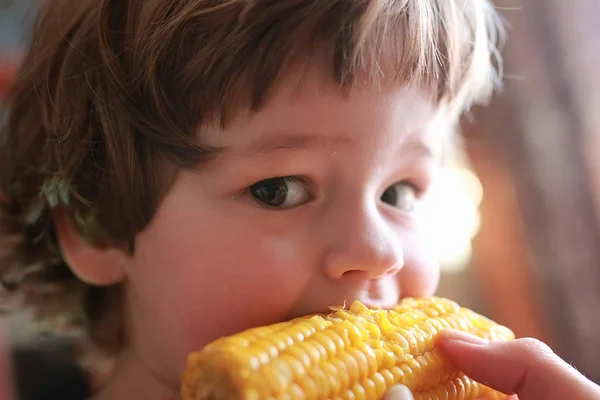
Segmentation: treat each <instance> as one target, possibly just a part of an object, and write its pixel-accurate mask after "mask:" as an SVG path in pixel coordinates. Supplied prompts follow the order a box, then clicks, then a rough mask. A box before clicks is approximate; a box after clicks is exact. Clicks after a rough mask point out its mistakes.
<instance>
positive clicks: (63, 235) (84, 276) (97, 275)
mask: <svg viewBox="0 0 600 400" xmlns="http://www.w3.org/2000/svg"><path fill="white" fill-rule="evenodd" d="M52 215H53V221H54V227H55V230H56V236H57V240H58V244H59V246H60V249H61V252H62V255H63V257H64V259H65V262H66V263H67V264H68V265H69V267H70V268H71V271H73V273H74V274H75V275H76V276H77V277H78V278H79V279H81V280H82V281H83V282H86V283H88V284H90V285H96V286H109V285H114V284H116V283H119V282H122V281H123V280H124V279H125V277H126V270H125V263H126V261H127V258H128V256H127V255H126V253H125V252H124V251H123V250H121V249H119V248H116V247H101V246H97V245H94V244H92V243H90V242H88V241H87V240H85V239H84V238H83V237H82V236H81V235H80V234H79V232H77V230H76V229H75V227H74V226H73V224H72V223H71V220H70V218H69V216H68V215H67V213H66V212H65V210H64V209H62V208H61V207H56V208H55V209H54V210H53V212H52Z"/></svg>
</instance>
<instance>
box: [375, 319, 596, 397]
mask: <svg viewBox="0 0 600 400" xmlns="http://www.w3.org/2000/svg"><path fill="white" fill-rule="evenodd" d="M438 345H439V346H440V348H441V349H442V350H443V351H444V353H445V354H446V355H447V356H448V357H449V358H450V359H451V360H452V361H453V362H454V363H455V364H456V365H457V366H458V367H459V368H461V369H462V370H463V371H464V372H465V373H466V374H467V375H468V376H470V377H471V378H472V379H474V380H476V381H478V382H481V383H483V384H484V385H487V386H489V387H491V388H493V389H496V390H499V391H501V392H502V393H505V394H507V395H517V396H518V399H519V400H542V399H544V400H559V399H573V400H593V399H600V386H598V385H595V384H594V383H593V382H591V381H590V380H588V379H586V378H585V377H584V376H583V375H582V374H580V373H579V372H578V371H576V370H575V369H574V368H573V367H571V366H570V365H569V364H567V363H566V362H565V361H564V360H562V359H561V358H560V357H558V356H557V355H556V354H554V352H553V351H552V350H551V349H550V347H548V346H547V345H545V344H544V343H542V342H540V341H539V340H536V339H531V338H524V339H517V340H513V341H509V342H503V341H497V342H495V341H493V342H488V341H486V340H483V339H480V338H478V337H476V336H473V335H470V334H467V333H464V332H460V331H454V330H447V331H443V332H442V333H440V337H439V341H438ZM406 392H407V389H406V388H404V387H394V388H391V389H390V390H389V391H388V392H387V393H386V395H385V397H384V399H385V400H410V399H412V395H411V394H410V392H408V393H406ZM511 398H512V399H516V398H517V397H516V396H513V397H511Z"/></svg>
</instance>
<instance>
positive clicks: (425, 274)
mask: <svg viewBox="0 0 600 400" xmlns="http://www.w3.org/2000/svg"><path fill="white" fill-rule="evenodd" d="M403 243H404V249H405V250H404V268H402V269H401V270H400V273H399V274H398V279H399V282H400V288H401V293H402V297H405V296H412V297H426V296H432V295H433V294H434V293H435V291H436V290H437V287H438V284H439V280H440V267H439V264H438V261H437V259H436V258H435V256H434V253H433V251H431V249H429V248H428V247H427V245H426V242H425V241H424V240H423V237H422V236H421V234H420V233H418V232H417V233H414V234H411V235H410V236H408V237H406V238H405V240H404V241H403Z"/></svg>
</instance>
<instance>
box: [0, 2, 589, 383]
mask: <svg viewBox="0 0 600 400" xmlns="http://www.w3.org/2000/svg"><path fill="white" fill-rule="evenodd" d="M34 1H35V0H0V98H1V97H2V92H3V91H4V90H5V89H6V87H7V86H8V85H9V84H10V80H11V76H12V74H13V72H14V66H15V63H17V62H18V59H19V53H20V52H21V50H22V48H23V45H24V44H25V43H26V40H27V32H28V28H29V27H30V24H31V15H32V7H33V6H34ZM495 4H496V6H497V7H498V9H499V10H500V12H501V13H502V15H503V17H504V19H505V22H506V25H507V29H508V40H507V42H506V45H505V46H504V48H503V49H502V55H503V57H504V88H503V90H502V91H501V92H500V93H498V94H496V96H495V97H494V98H493V101H492V102H491V104H490V106H489V107H485V108H483V107H477V108H474V109H473V110H472V112H471V113H470V114H469V115H467V116H465V118H464V121H463V124H462V135H461V136H460V137H458V138H455V140H454V141H453V142H454V143H453V146H452V149H453V150H452V151H449V152H448V154H447V160H446V161H447V162H446V166H445V167H444V171H443V174H442V175H441V178H440V179H439V180H438V182H437V186H436V187H435V190H434V193H433V196H432V197H431V199H430V203H429V204H428V206H429V207H431V210H432V214H431V215H432V220H431V222H432V226H435V227H436V229H434V230H432V233H431V238H432V240H433V241H434V244H435V248H436V251H437V252H438V255H439V257H440V260H441V261H442V267H443V276H442V281H441V286H440V289H439V292H438V294H439V295H442V296H447V297H450V298H452V299H455V300H457V301H458V302H460V303H461V304H463V305H465V306H467V307H470V308H473V309H475V310H476V311H479V312H482V313H484V314H486V315H487V316H489V317H491V318H493V319H495V320H497V321H498V322H500V323H503V324H506V325H508V326H509V327H511V328H512V329H513V330H514V331H515V333H516V334H517V335H518V336H533V337H537V338H539V339H541V340H543V341H545V342H547V343H548V344H550V345H551V346H552V347H553V348H554V349H555V351H556V352H557V353H558V354H559V355H561V356H562V357H563V358H565V359H566V360H567V361H568V362H570V363H572V364H573V365H574V366H575V367H576V368H577V369H579V370H580V371H581V372H583V373H584V374H585V375H586V376H588V377H589V378H591V379H592V380H594V381H595V382H597V383H600V1H598V0H576V1H571V2H567V1H564V0H520V1H517V0H496V1H495ZM0 118H2V111H1V110H0ZM434 224H435V225H434ZM0 313H1V309H0ZM10 322H11V325H10V326H11V327H12V329H13V335H14V337H16V338H18V339H20V340H25V339H26V338H27V335H28V334H29V333H30V331H29V330H28V329H26V327H27V326H28V325H27V324H26V323H25V322H26V317H25V316H19V315H17V316H12V317H11V320H10Z"/></svg>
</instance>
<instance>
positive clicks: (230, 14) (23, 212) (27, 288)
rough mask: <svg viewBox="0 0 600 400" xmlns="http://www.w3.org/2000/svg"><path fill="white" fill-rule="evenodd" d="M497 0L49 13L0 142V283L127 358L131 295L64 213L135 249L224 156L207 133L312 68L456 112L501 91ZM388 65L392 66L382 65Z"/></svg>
mask: <svg viewBox="0 0 600 400" xmlns="http://www.w3.org/2000/svg"><path fill="white" fill-rule="evenodd" d="M500 32H501V29H500V24H499V23H498V19H497V16H496V14H495V12H494V10H493V8H492V7H491V5H490V4H489V3H488V2H487V1H486V0H352V1H349V0H328V1H323V0H255V1H248V0H177V1H170V0H169V1H167V0H143V1H142V0H54V1H51V2H44V3H43V5H42V6H41V9H40V11H39V16H38V19H37V22H36V24H35V28H34V31H33V39H32V42H31V44H30V47H29V48H28V51H27V53H26V55H25V57H24V60H23V62H22V65H21V68H20V70H19V72H18V75H17V78H16V81H15V83H14V85H13V87H12V89H11V91H10V93H9V95H8V97H7V99H6V107H7V110H8V118H7V122H6V124H5V126H4V127H3V128H2V131H1V136H0V183H1V185H2V186H1V188H0V191H1V193H2V195H3V199H2V201H1V214H0V235H2V246H0V280H1V282H2V284H3V286H4V287H5V289H6V293H7V294H9V295H10V296H18V297H19V299H20V300H21V304H23V305H26V306H32V307H33V309H35V310H36V311H38V315H40V316H42V317H43V316H47V317H49V316H54V317H56V316H59V317H60V320H61V321H62V323H68V324H70V325H74V326H80V327H83V328H85V330H86V331H87V332H88V333H89V334H90V335H91V337H92V338H93V339H94V340H95V341H96V343H98V344H101V345H103V346H108V348H112V349H115V348H118V347H119V346H120V345H121V340H122V337H121V332H120V331H121V325H122V324H121V317H120V315H119V308H120V307H119V305H120V300H119V296H120V288H119V287H118V286H114V287H95V286H90V285H87V284H85V283H83V282H81V281H79V280H78V279H77V278H76V277H75V276H74V274H73V273H72V272H71V271H70V269H69V267H68V266H67V265H66V262H65V261H64V260H63V257H61V252H60V249H59V246H58V245H57V241H56V238H55V233H54V228H53V220H52V213H51V211H52V209H53V208H54V207H57V206H61V207H62V208H64V210H66V212H67V213H68V215H69V217H70V218H71V220H72V222H73V224H74V226H75V227H76V229H77V230H78V232H79V233H80V234H81V235H83V236H84V237H85V238H86V239H87V240H89V241H90V242H93V243H95V244H97V245H99V246H123V245H126V246H129V248H130V251H132V252H134V251H135V249H134V247H135V246H134V245H135V238H136V234H137V233H139V232H140V231H141V230H143V229H144V227H145V226H146V225H147V224H148V222H149V221H150V220H151V219H152V217H153V213H154V212H155V210H156V208H157V205H158V204H159V202H160V201H161V198H162V197H163V195H164V193H165V192H166V191H167V190H168V189H169V185H170V183H171V182H173V179H174V177H175V175H176V174H177V171H178V170H180V169H182V168H192V167H196V166H197V165H198V164H199V163H200V162H201V161H202V160H203V159H205V158H206V157H210V154H212V152H213V151H216V149H205V148H200V147H199V146H198V145H197V143H196V141H195V132H196V127H197V126H199V125H200V124H202V123H204V122H207V121H209V120H212V119H215V120H216V121H219V122H220V124H221V125H222V126H224V125H225V124H226V123H227V121H228V119H229V118H230V116H231V115H232V114H233V113H234V112H236V110H238V109H239V108H241V107H249V108H250V109H251V110H254V111H256V110H258V109H259V108H260V107H261V105H262V104H263V103H264V101H265V100H266V99H267V98H268V96H269V93H270V91H271V90H272V89H273V87H274V85H276V84H277V82H278V80H279V78H280V77H281V76H282V75H283V74H285V73H286V72H287V71H288V70H289V69H290V68H291V67H292V66H298V65H302V63H303V62H308V60H316V61H315V62H318V63H319V64H320V65H321V66H322V68H321V70H322V71H323V73H324V74H325V77H326V78H327V79H330V80H333V81H335V82H336V83H338V84H339V86H340V87H341V88H342V89H348V90H349V89H352V88H355V87H356V86H357V85H359V84H371V83H376V82H378V81H379V80H380V79H383V73H382V69H381V67H380V65H381V64H382V63H383V61H384V57H385V62H386V63H390V61H391V65H392V66H393V68H392V69H391V70H392V71H393V73H392V76H385V78H386V79H390V78H391V79H393V80H394V81H395V82H396V83H397V84H398V85H403V84H411V83H417V84H421V85H425V86H427V87H430V88H433V89H434V91H435V93H436V94H437V98H438V100H439V101H440V102H443V103H444V104H446V105H447V106H448V107H451V108H453V109H455V110H456V114H457V115H458V114H460V112H462V111H463V110H465V109H466V108H468V107H469V106H470V105H471V104H472V103H474V102H477V101H483V100H485V99H487V98H488V96H489V95H490V93H491V91H492V89H493V88H494V86H495V85H496V84H497V83H498V81H499V79H498V77H499V74H498V66H499V64H498V63H497V62H496V61H498V60H499V57H497V51H496V48H497V43H498V38H499V33H500ZM386 65H389V64H386Z"/></svg>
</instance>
